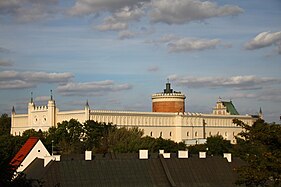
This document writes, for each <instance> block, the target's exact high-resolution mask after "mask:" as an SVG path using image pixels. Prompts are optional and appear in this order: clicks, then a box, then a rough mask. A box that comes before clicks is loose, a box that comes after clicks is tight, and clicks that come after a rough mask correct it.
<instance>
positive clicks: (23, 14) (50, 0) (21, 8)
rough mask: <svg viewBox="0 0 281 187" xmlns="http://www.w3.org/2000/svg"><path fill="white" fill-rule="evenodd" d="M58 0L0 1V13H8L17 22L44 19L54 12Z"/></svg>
mask: <svg viewBox="0 0 281 187" xmlns="http://www.w3.org/2000/svg"><path fill="white" fill-rule="evenodd" d="M55 5H58V0H38V1H34V0H12V1H0V15H9V16H11V18H13V19H15V20H16V21H19V22H31V21H35V20H42V19H46V18H47V17H51V16H54V14H56V13H57V12H58V11H57V8H56V6H55Z"/></svg>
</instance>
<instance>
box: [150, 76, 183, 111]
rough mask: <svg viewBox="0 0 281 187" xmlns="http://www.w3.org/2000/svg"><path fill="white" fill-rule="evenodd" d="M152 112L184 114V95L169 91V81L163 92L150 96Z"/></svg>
mask: <svg viewBox="0 0 281 187" xmlns="http://www.w3.org/2000/svg"><path fill="white" fill-rule="evenodd" d="M151 98H152V112H185V98H186V97H185V95H184V94H182V93H181V92H176V91H173V89H171V84H170V83H169V81H168V82H167V83H166V89H164V92H160V93H156V94H153V95H152V97H151Z"/></svg>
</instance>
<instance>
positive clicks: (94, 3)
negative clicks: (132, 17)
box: [69, 0, 147, 16]
mask: <svg viewBox="0 0 281 187" xmlns="http://www.w3.org/2000/svg"><path fill="white" fill-rule="evenodd" d="M144 1H147V0H143V1H139V0H91V1H89V0H76V2H75V5H74V6H73V7H71V9H70V10H69V14H70V15H73V16H82V15H88V14H95V13H98V12H101V11H109V12H116V11H117V10H120V9H122V8H124V7H134V6H138V5H139V6H141V4H142V2H144Z"/></svg>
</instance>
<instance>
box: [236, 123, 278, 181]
mask: <svg viewBox="0 0 281 187" xmlns="http://www.w3.org/2000/svg"><path fill="white" fill-rule="evenodd" d="M234 122H235V123H236V124H237V125H239V126H241V127H242V128H243V129H244V130H243V131H242V132H241V133H239V134H238V137H237V145H236V146H235V147H234V148H235V149H234V150H235V153H236V155H238V156H239V157H240V158H242V159H243V160H245V161H246V162H247V165H245V166H243V167H241V168H239V169H238V174H239V180H238V181H237V184H245V185H246V186H280V185H281V126H280V125H276V124H269V123H265V122H264V121H263V120H261V119H259V120H257V121H256V122H255V123H254V124H253V125H252V126H250V125H247V124H245V123H243V122H242V121H239V120H234Z"/></svg>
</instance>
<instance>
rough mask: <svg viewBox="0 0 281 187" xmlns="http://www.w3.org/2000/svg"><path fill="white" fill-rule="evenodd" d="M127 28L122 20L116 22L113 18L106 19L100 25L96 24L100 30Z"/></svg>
mask: <svg viewBox="0 0 281 187" xmlns="http://www.w3.org/2000/svg"><path fill="white" fill-rule="evenodd" d="M127 28H128V24H127V23H124V22H118V21H117V20H115V19H113V18H108V19H106V20H105V21H104V22H103V23H102V24H101V25H98V26H97V29H98V30H100V31H119V30H124V29H127Z"/></svg>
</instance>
